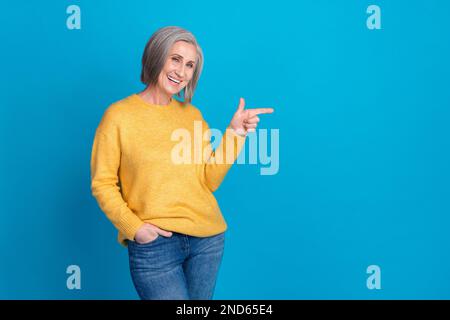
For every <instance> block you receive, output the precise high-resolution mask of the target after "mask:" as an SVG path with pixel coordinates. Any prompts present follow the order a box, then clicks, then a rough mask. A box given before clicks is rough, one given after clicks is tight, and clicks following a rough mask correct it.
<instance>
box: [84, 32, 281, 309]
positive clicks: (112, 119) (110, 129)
mask: <svg viewBox="0 0 450 320" xmlns="http://www.w3.org/2000/svg"><path fill="white" fill-rule="evenodd" d="M202 66H203V54H202V50H201V48H200V46H199V45H198V44H197V41H196V39H195V38H194V36H193V35H192V34H191V33H190V32H189V31H186V30H184V29H181V28H178V27H166V28H162V29H160V30H158V31H156V32H155V33H154V34H153V35H152V37H151V38H150V40H149V41H148V43H147V45H146V47H145V51H144V54H143V57H142V73H141V81H142V82H143V83H144V84H145V85H146V89H145V90H144V91H142V92H140V93H138V94H132V95H130V96H128V97H126V98H124V99H122V100H120V101H118V102H115V103H113V104H112V105H110V106H109V107H108V108H107V110H106V111H105V113H104V115H103V117H102V120H101V122H100V124H99V126H98V128H97V131H96V134H95V138H94V144H93V148H92V158H91V177H92V181H91V188H92V194H93V195H94V197H95V198H96V199H97V202H98V204H99V206H100V208H101V209H102V211H103V212H104V213H105V214H106V216H107V217H108V218H109V220H111V222H112V223H113V224H114V226H115V227H116V228H117V229H118V231H119V233H118V241H119V243H121V244H122V245H123V246H125V247H128V254H129V263H130V272H131V277H132V280H133V283H134V286H135V288H136V291H137V293H138V294H139V296H140V298H141V299H202V300H204V299H212V297H213V292H214V287H215V283H216V277H217V273H218V270H219V266H220V263H221V259H222V254H223V247H224V232H225V230H226V229H227V225H226V222H225V220H224V218H223V216H222V213H221V211H220V209H219V206H218V204H217V201H216V199H215V197H214V195H213V194H212V192H213V191H215V190H216V189H217V188H218V187H219V185H220V184H221V182H222V180H223V178H224V177H225V175H226V173H227V171H228V170H229V169H230V167H231V165H232V164H233V162H234V161H235V160H236V158H237V156H238V154H239V152H240V150H241V149H242V146H243V144H244V141H245V139H246V135H247V132H250V131H254V130H255V128H256V126H257V123H258V121H259V118H258V116H257V115H258V114H260V113H271V112H273V109H270V108H261V109H247V110H244V100H243V99H242V98H241V100H240V103H239V107H238V109H237V111H236V112H235V114H234V116H233V118H232V119H231V122H230V124H229V126H228V129H227V131H226V133H225V134H224V136H223V138H222V140H221V143H220V145H219V146H218V147H217V148H216V150H215V151H212V148H211V143H210V141H209V138H210V133H209V128H208V125H207V123H206V122H205V120H204V119H203V117H202V114H201V112H200V111H199V110H198V109H197V108H196V107H195V106H193V105H192V104H191V103H190V102H191V99H192V96H193V94H194V90H195V87H196V85H197V81H198V79H199V77H200V73H201V71H202ZM181 93H183V96H184V101H183V102H181V101H178V100H176V99H175V98H173V97H172V96H173V95H177V96H178V97H181ZM199 125H201V126H200V127H201V130H202V131H201V133H203V136H204V137H206V139H204V140H203V139H201V142H200V145H199V143H198V139H194V140H195V141H194V142H193V143H190V142H191V141H186V140H185V141H183V143H184V146H187V147H185V148H181V150H182V151H184V155H183V156H182V159H184V161H183V162H182V163H181V164H180V163H179V161H174V159H175V158H177V157H179V154H178V151H179V150H180V149H179V147H180V142H179V141H178V140H179V138H180V137H185V138H186V137H188V138H189V137H190V138H192V137H194V136H197V137H198V132H195V128H197V129H198V127H199ZM181 133H183V134H184V135H183V134H181ZM186 133H187V135H186ZM199 149H200V152H199ZM199 154H200V155H204V156H203V157H201V159H200V160H201V161H192V155H194V158H195V155H197V156H198V155H199ZM225 157H230V158H231V160H232V161H224V160H223V159H225ZM197 158H198V157H197ZM221 159H222V160H221ZM227 159H228V158H227ZM197 160H198V159H197Z"/></svg>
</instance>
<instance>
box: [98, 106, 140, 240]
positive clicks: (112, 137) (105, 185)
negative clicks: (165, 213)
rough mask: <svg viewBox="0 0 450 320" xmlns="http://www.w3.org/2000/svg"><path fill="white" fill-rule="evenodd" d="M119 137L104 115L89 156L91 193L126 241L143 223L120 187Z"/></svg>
mask: <svg viewBox="0 0 450 320" xmlns="http://www.w3.org/2000/svg"><path fill="white" fill-rule="evenodd" d="M120 157H121V151H120V136H119V130H118V127H117V126H115V125H114V124H113V123H112V121H111V120H110V117H109V116H108V114H107V113H105V115H104V117H103V118H102V121H101V123H100V125H99V127H98V128H97V130H96V133H95V138H94V143H93V147H92V155H91V191H92V195H93V196H94V197H95V198H96V200H97V202H98V205H99V207H100V208H101V209H102V211H103V212H104V213H105V214H106V216H107V217H108V219H109V220H110V221H111V222H112V223H113V225H114V226H115V227H116V228H117V229H118V230H119V232H121V233H122V234H123V235H124V236H125V237H126V238H127V239H129V240H134V236H135V234H136V231H137V230H138V229H139V228H140V227H141V226H142V225H143V224H144V222H143V221H142V220H141V219H140V218H139V217H138V216H137V215H136V214H135V213H134V212H133V211H132V210H131V209H130V208H129V207H128V205H127V203H126V202H125V201H124V199H123V197H122V194H121V191H120V187H119V185H118V184H119V176H118V170H119V166H120Z"/></svg>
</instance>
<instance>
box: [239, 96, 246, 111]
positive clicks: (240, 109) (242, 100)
mask: <svg viewBox="0 0 450 320" xmlns="http://www.w3.org/2000/svg"><path fill="white" fill-rule="evenodd" d="M244 107H245V100H244V98H242V97H241V98H240V99H239V106H238V111H244Z"/></svg>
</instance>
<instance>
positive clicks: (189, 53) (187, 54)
mask: <svg viewBox="0 0 450 320" xmlns="http://www.w3.org/2000/svg"><path fill="white" fill-rule="evenodd" d="M169 54H179V55H180V56H182V57H183V58H184V60H192V61H195V58H196V57H197V50H196V49H195V46H194V45H193V44H191V43H187V42H186V41H177V42H175V43H174V44H173V46H172V48H170V52H169Z"/></svg>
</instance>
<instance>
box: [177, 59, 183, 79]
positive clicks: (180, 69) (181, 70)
mask: <svg viewBox="0 0 450 320" xmlns="http://www.w3.org/2000/svg"><path fill="white" fill-rule="evenodd" d="M184 68H185V66H184V64H182V63H180V64H179V66H178V68H177V69H176V70H175V73H176V75H177V77H179V78H182V79H184Z"/></svg>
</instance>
